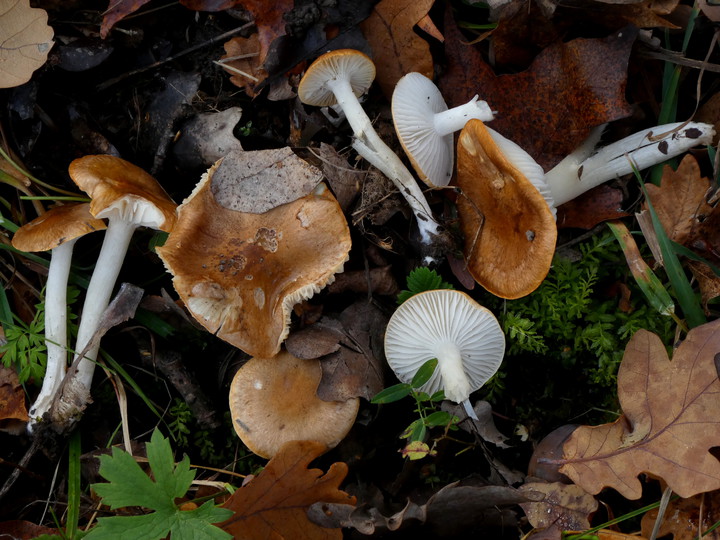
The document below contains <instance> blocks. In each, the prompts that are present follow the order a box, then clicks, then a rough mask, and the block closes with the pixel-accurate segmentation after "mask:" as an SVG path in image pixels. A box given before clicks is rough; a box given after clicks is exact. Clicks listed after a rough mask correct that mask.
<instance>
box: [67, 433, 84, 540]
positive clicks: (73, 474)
mask: <svg viewBox="0 0 720 540" xmlns="http://www.w3.org/2000/svg"><path fill="white" fill-rule="evenodd" d="M80 442H81V441H80V430H79V429H76V430H75V431H74V432H73V434H72V435H71V436H70V446H69V449H68V480H67V482H68V501H67V505H68V506H67V522H66V524H65V532H66V534H67V537H68V538H75V537H76V535H77V531H78V521H79V519H80V495H81V492H80V454H81V453H82V451H81V450H82V449H81V444H80Z"/></svg>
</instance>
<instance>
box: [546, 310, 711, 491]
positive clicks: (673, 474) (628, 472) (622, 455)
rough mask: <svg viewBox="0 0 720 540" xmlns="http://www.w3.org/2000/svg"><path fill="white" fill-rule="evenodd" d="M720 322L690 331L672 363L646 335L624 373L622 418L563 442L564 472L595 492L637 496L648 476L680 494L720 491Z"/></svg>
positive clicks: (639, 336) (635, 343)
mask: <svg viewBox="0 0 720 540" xmlns="http://www.w3.org/2000/svg"><path fill="white" fill-rule="evenodd" d="M719 352H720V320H716V321H713V322H710V323H707V324H704V325H702V326H698V327H696V328H694V329H692V330H690V332H689V333H688V335H687V337H686V339H685V341H683V342H682V343H681V344H680V346H679V347H678V348H677V349H676V351H675V353H674V355H673V359H672V360H670V359H669V358H668V355H667V352H666V350H665V347H664V346H663V344H662V342H661V341H660V338H659V337H657V336H656V335H655V334H653V333H651V332H647V331H645V330H639V331H638V332H636V333H635V335H634V336H633V337H632V339H631V340H630V342H629V343H628V345H627V347H626V349H625V355H624V356H623V360H622V363H621V364H620V369H619V372H618V398H619V400H620V405H621V406H622V410H623V415H622V416H621V417H620V418H618V420H617V421H615V422H613V423H611V424H603V425H600V426H594V427H591V426H581V427H579V428H578V429H576V430H575V431H574V432H573V434H572V435H570V437H569V438H568V440H567V442H566V443H565V445H564V447H563V448H564V459H562V460H560V463H561V464H562V467H561V468H560V472H562V473H564V474H566V475H567V476H569V477H570V478H571V479H572V480H573V482H575V483H576V484H578V485H579V486H581V487H582V488H583V489H584V490H585V491H587V492H589V493H593V494H595V493H598V492H599V491H600V490H601V489H603V487H612V488H613V489H616V490H617V491H619V492H620V493H621V494H622V495H623V496H624V497H626V498H628V499H638V498H639V497H640V496H641V495H642V486H641V484H640V481H639V480H638V478H637V477H638V475H639V474H641V473H649V474H651V475H652V476H655V477H660V478H662V479H663V480H664V481H665V482H667V484H668V486H669V487H670V488H671V489H672V490H673V491H674V492H675V493H677V494H678V495H680V496H681V497H691V496H693V495H695V494H697V493H702V492H705V491H711V490H715V489H720V461H718V460H717V458H716V457H714V456H713V455H712V454H711V453H710V452H709V449H710V448H712V447H714V446H717V445H718V440H720V400H718V398H717V397H718V393H719V392H720V381H718V372H717V368H716V365H715V357H716V355H717V354H718V353H719Z"/></svg>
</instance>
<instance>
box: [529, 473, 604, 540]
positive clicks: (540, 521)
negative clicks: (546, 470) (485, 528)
mask: <svg viewBox="0 0 720 540" xmlns="http://www.w3.org/2000/svg"><path fill="white" fill-rule="evenodd" d="M518 489H519V490H520V491H521V492H523V493H527V492H533V491H534V492H539V493H543V494H544V495H545V497H544V498H543V499H542V500H541V501H537V502H526V503H520V507H521V508H522V509H523V510H524V511H525V514H526V515H527V517H528V521H530V523H531V524H532V526H533V527H535V528H538V529H545V532H550V531H551V530H554V531H556V533H555V534H557V535H559V534H560V533H561V532H562V531H572V530H583V529H589V528H590V520H589V516H590V515H591V514H592V513H593V512H595V510H597V507H598V502H597V501H596V500H595V497H593V496H592V495H590V494H589V493H586V492H585V491H584V490H583V489H582V488H581V487H579V486H576V485H573V484H563V483H561V482H553V483H549V484H548V483H543V482H530V483H527V484H523V485H522V486H520V487H519V488H518ZM558 537H559V536H558Z"/></svg>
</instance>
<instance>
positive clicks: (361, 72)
mask: <svg viewBox="0 0 720 540" xmlns="http://www.w3.org/2000/svg"><path fill="white" fill-rule="evenodd" d="M339 79H347V80H348V82H349V83H350V86H352V90H353V93H354V94H355V95H356V96H360V95H362V94H364V93H365V92H366V91H367V89H368V88H370V85H371V84H372V82H373V80H375V64H373V61H372V60H371V59H370V58H369V57H368V56H367V55H365V54H363V53H361V52H360V51H356V50H355V49H338V50H335V51H330V52H327V53H325V54H323V55H322V56H320V57H318V58H317V59H316V60H315V61H314V62H313V63H312V64H311V65H310V67H309V68H308V69H307V71H306V72H305V76H304V77H303V78H302V80H301V81H300V85H299V86H298V96H299V97H300V101H302V102H303V103H305V104H307V105H313V106H316V107H326V106H328V105H334V104H335V103H337V100H336V98H335V95H334V94H333V92H332V90H331V89H330V86H329V85H328V82H332V81H334V80H339Z"/></svg>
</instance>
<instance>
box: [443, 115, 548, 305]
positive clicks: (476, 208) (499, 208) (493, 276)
mask: <svg viewBox="0 0 720 540" xmlns="http://www.w3.org/2000/svg"><path fill="white" fill-rule="evenodd" d="M457 162H458V179H457V181H458V186H459V187H460V188H461V190H462V194H461V195H460V196H459V197H458V212H459V215H460V222H461V228H462V231H463V234H464V236H465V250H464V251H465V259H466V261H467V265H468V270H469V272H470V274H471V275H472V276H473V278H474V279H475V281H477V282H478V283H479V284H480V285H482V286H483V287H484V288H485V289H487V290H488V291H489V292H491V293H492V294H494V295H496V296H499V297H501V298H508V299H513V298H520V297H522V296H525V295H527V294H530V293H531V292H532V291H534V290H535V289H536V288H537V287H538V286H539V285H540V283H542V281H543V280H544V279H545V276H547V273H548V271H549V270H550V265H551V263H552V258H553V254H554V252H555V243H556V240H557V227H556V225H555V220H554V218H553V215H552V212H551V210H550V207H549V206H548V204H547V203H546V202H545V200H544V198H543V197H542V195H541V194H540V192H539V191H538V190H537V188H535V187H534V186H533V185H532V184H531V183H530V182H529V181H528V180H527V178H525V177H524V176H523V175H522V174H521V173H520V172H519V171H518V170H517V169H516V168H515V167H514V166H513V165H512V164H511V163H510V162H509V161H508V160H507V159H506V158H505V156H504V155H503V153H502V152H501V151H500V149H499V148H498V147H497V145H496V144H495V143H494V141H493V139H492V137H491V136H490V134H489V133H488V130H487V129H486V128H485V126H484V124H483V123H482V122H481V121H479V120H470V122H468V123H467V125H466V126H465V128H463V130H462V132H461V133H460V137H459V140H458V156H457Z"/></svg>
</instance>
